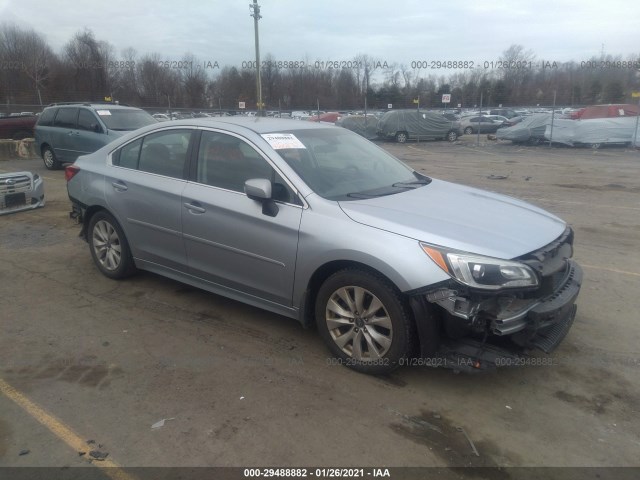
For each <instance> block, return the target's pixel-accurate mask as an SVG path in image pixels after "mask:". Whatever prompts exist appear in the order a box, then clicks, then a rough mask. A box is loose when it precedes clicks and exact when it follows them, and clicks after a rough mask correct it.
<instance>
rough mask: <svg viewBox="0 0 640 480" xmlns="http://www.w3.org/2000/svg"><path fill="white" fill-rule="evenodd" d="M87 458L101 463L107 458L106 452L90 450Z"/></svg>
mask: <svg viewBox="0 0 640 480" xmlns="http://www.w3.org/2000/svg"><path fill="white" fill-rule="evenodd" d="M89 456H90V457H91V458H93V459H94V460H99V461H102V460H104V459H105V458H107V457H108V456H109V453H108V452H101V451H100V450H91V451H90V452H89Z"/></svg>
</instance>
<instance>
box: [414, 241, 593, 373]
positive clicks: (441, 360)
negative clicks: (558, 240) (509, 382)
mask: <svg viewBox="0 0 640 480" xmlns="http://www.w3.org/2000/svg"><path fill="white" fill-rule="evenodd" d="M569 241H570V240H569ZM563 250H564V252H565V253H567V250H569V249H567V248H566V247H565V246H564V245H556V246H555V250H554V251H555V253H556V255H553V257H554V258H553V259H549V258H546V259H544V262H540V265H539V269H538V270H539V271H540V272H541V274H544V276H542V279H543V284H542V285H541V287H540V288H539V289H536V290H534V291H511V292H496V293H486V292H478V291H472V290H470V289H466V288H464V287H462V286H460V285H456V284H455V282H451V283H450V284H449V285H446V286H441V287H440V288H437V289H435V290H430V291H427V292H426V293H421V294H419V295H414V296H412V297H411V298H410V305H411V306H412V309H413V311H414V315H415V318H416V319H417V322H416V323H417V327H418V333H419V335H420V344H421V352H420V355H421V357H423V358H425V357H431V358H434V356H435V357H437V358H438V361H437V362H436V363H437V364H438V365H440V366H445V367H449V368H454V369H456V370H461V371H462V370H465V371H478V370H487V369H492V368H495V367H496V366H501V365H516V364H519V362H517V361H516V359H521V358H522V356H523V355H525V354H526V353H527V351H528V350H532V349H538V350H542V351H543V352H545V353H551V352H552V351H553V350H554V349H555V348H556V347H557V346H558V345H559V344H560V343H561V342H562V340H563V339H564V338H565V336H566V335H567V333H568V332H569V329H570V328H571V326H572V324H573V321H574V318H575V315H576V309H577V307H576V305H575V302H576V298H577V297H578V294H579V293H580V287H581V285H582V276H583V274H582V268H580V266H579V265H578V264H577V263H576V262H574V261H573V260H570V259H567V258H566V257H565V258H563V259H562V261H559V260H558V258H559V256H558V255H557V253H558V252H562V251H563ZM550 264H551V265H552V268H549V265H550ZM426 317H430V318H436V319H437V324H438V335H439V338H440V342H439V344H438V346H437V349H436V351H435V353H434V350H433V342H429V341H424V339H425V338H426V337H427V336H433V334H434V331H433V326H432V325H429V324H430V323H433V322H421V321H420V318H426ZM429 349H431V350H430V351H429ZM520 363H521V362H520Z"/></svg>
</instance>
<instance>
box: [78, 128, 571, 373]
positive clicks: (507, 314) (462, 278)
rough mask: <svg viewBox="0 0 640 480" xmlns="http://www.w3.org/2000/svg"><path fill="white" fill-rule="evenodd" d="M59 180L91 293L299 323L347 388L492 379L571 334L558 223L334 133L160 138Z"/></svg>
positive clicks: (114, 146) (178, 132)
mask: <svg viewBox="0 0 640 480" xmlns="http://www.w3.org/2000/svg"><path fill="white" fill-rule="evenodd" d="M66 178H67V180H68V184H67V188H68V193H69V197H70V199H71V202H72V204H73V209H72V212H71V215H72V217H74V218H76V219H77V220H79V221H80V222H82V236H83V237H84V238H85V239H86V240H87V241H88V243H89V250H90V252H91V255H92V257H93V260H94V262H95V264H96V266H97V268H98V269H99V270H100V271H101V272H102V273H103V274H104V275H106V276H108V277H110V278H114V279H120V278H124V277H126V276H128V275H131V274H132V273H133V272H134V271H135V270H136V269H144V270H149V271H152V272H156V273H159V274H161V275H165V276H167V277H170V278H173V279H176V280H179V281H181V282H185V283H188V284H191V285H194V286H196V287H199V288H202V289H205V290H208V291H211V292H214V293H217V294H220V295H224V296H227V297H229V298H233V299H235V300H239V301H242V302H246V303H248V304H251V305H255V306H258V307H261V308H264V309H266V310H270V311H272V312H276V313H279V314H282V315H284V316H287V317H291V318H295V319H297V320H298V321H299V322H301V323H302V324H303V325H311V324H312V323H314V322H315V323H316V324H317V327H318V330H319V332H320V335H321V336H322V337H323V338H324V340H325V341H326V343H327V345H328V347H329V349H330V350H331V352H332V354H333V355H334V356H335V360H336V363H341V364H344V365H347V366H349V367H352V368H354V369H356V370H358V371H362V372H367V373H385V372H388V371H390V370H392V369H393V368H396V367H397V366H399V365H404V364H412V363H415V362H418V363H420V364H428V365H433V366H447V367H451V368H455V369H457V370H481V369H487V368H492V367H494V366H495V365H497V364H498V365H500V364H504V362H503V363H501V361H502V360H501V359H504V358H505V357H507V358H512V356H514V355H519V354H520V353H521V352H522V351H523V349H530V348H539V349H542V350H544V351H545V352H550V351H551V350H553V349H554V348H555V347H556V346H557V345H558V344H559V343H560V342H561V340H562V339H563V338H564V337H565V335H566V334H567V332H568V330H569V328H570V327H571V324H572V322H573V319H574V316H575V312H576V307H575V305H574V303H575V300H576V297H577V296H578V292H579V290H580V284H581V278H582V271H581V269H580V267H579V266H578V265H577V264H576V263H575V262H574V261H572V260H571V259H570V258H571V256H572V252H573V248H572V243H573V232H572V231H571V229H570V228H569V227H568V226H567V225H566V223H565V222H563V221H562V220H560V219H559V218H557V217H555V216H553V215H551V214H550V213H547V212H545V211H544V210H541V209H539V208H537V207H535V206H533V205H529V204H527V203H525V202H522V201H519V200H516V199H513V198H509V197H505V196H502V195H498V194H495V193H489V192H485V191H482V190H477V189H473V188H469V187H464V186H460V185H456V184H452V183H447V182H444V181H440V180H436V179H432V178H429V177H426V176H424V175H422V174H420V173H418V172H416V171H414V170H412V169H411V168H409V167H407V166H406V165H405V164H403V163H402V162H400V161H399V160H397V159H396V158H395V157H393V156H391V155H390V154H388V153H387V152H386V151H384V150H382V149H380V148H379V147H377V146H376V145H374V144H373V143H371V142H369V141H368V140H365V139H364V138H362V137H360V136H359V135H357V134H355V133H353V132H350V131H348V130H346V129H343V128H339V127H333V126H328V125H322V124H317V123H313V122H299V121H293V120H277V119H268V118H256V119H248V118H245V119H213V118H210V119H191V120H181V121H172V122H163V123H161V124H157V125H153V126H150V127H146V128H143V129H141V130H138V131H136V132H134V133H130V134H127V135H125V136H123V137H122V138H119V139H117V140H116V141H114V142H113V143H111V144H109V145H107V146H106V147H104V148H102V149H100V150H98V151H97V152H95V153H93V154H91V155H87V156H83V157H80V158H79V159H78V160H77V161H76V163H75V164H74V165H71V166H68V167H67V171H66Z"/></svg>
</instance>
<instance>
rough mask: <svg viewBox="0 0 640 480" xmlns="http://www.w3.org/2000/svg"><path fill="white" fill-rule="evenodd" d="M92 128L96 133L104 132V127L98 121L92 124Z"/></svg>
mask: <svg viewBox="0 0 640 480" xmlns="http://www.w3.org/2000/svg"><path fill="white" fill-rule="evenodd" d="M91 129H92V130H93V131H94V132H96V133H102V128H101V127H100V125H98V124H97V123H94V124H92V125H91Z"/></svg>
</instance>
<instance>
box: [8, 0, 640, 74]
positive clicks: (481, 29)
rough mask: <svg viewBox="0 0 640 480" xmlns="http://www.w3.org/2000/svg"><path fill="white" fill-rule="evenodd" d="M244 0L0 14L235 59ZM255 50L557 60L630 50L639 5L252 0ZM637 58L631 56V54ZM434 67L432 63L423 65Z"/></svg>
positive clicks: (249, 50) (36, 3) (35, 0)
mask: <svg viewBox="0 0 640 480" xmlns="http://www.w3.org/2000/svg"><path fill="white" fill-rule="evenodd" d="M249 3H251V1H250V0H192V1H189V2H186V1H185V2H176V1H175V0H174V1H166V0H153V1H151V0H127V1H125V0H107V1H102V2H93V1H79V0H56V1H50V0H46V1H45V0H0V22H13V23H17V24H18V25H23V26H30V27H33V28H34V29H35V30H36V31H38V32H40V33H41V34H42V35H44V37H45V38H46V40H47V41H48V43H49V44H50V45H51V47H53V49H54V50H55V51H56V52H59V51H60V50H61V49H62V47H63V45H64V44H65V43H66V42H68V41H69V39H71V37H72V36H73V34H74V33H75V32H76V31H78V30H80V29H83V28H85V27H87V28H89V29H91V30H92V31H93V32H94V33H95V35H96V38H97V39H98V40H105V41H107V42H109V43H111V44H112V45H113V46H114V47H115V49H116V52H117V53H118V54H120V53H121V51H122V50H123V49H125V48H127V47H133V48H134V49H136V51H137V52H138V54H145V53H153V52H157V53H159V54H161V55H162V58H163V59H165V60H179V59H181V58H182V56H183V54H184V53H185V52H192V53H193V54H194V55H195V56H196V57H197V58H198V59H199V60H201V61H211V62H213V61H217V62H219V64H220V65H221V66H222V65H225V64H227V65H236V66H241V63H242V62H243V61H248V60H252V59H255V50H254V35H253V19H252V18H251V17H250V16H249V15H250V10H249ZM259 3H260V5H261V8H262V16H263V18H262V20H261V21H260V45H261V51H262V53H263V57H264V55H265V54H267V53H271V54H273V55H274V56H275V58H276V59H277V60H288V61H296V60H310V61H312V62H314V61H315V60H321V61H327V60H331V61H333V60H348V59H350V58H353V57H354V56H355V55H357V54H360V53H364V54H367V55H370V56H373V57H376V58H378V59H380V60H382V61H387V62H389V63H393V62H397V63H400V64H406V65H409V64H410V63H411V62H412V61H414V60H471V61H475V62H476V63H478V62H484V61H493V60H496V59H498V58H499V57H500V55H501V53H502V52H503V51H504V50H505V49H507V48H508V47H509V46H510V45H511V44H514V43H517V44H521V45H524V46H525V47H526V48H528V49H531V50H533V52H534V53H535V54H536V56H537V58H538V59H539V60H540V59H542V60H545V61H557V62H564V61H568V60H585V59H588V58H590V57H591V56H593V55H600V52H601V50H602V48H603V44H604V51H605V53H607V54H614V55H622V56H623V58H624V59H627V57H629V56H630V55H631V54H635V55H636V56H638V55H640V22H639V19H640V14H639V13H638V6H637V5H634V2H632V1H629V0H607V1H602V0H596V1H592V0H552V1H544V0H536V1H529V0H526V1H520V0H510V1H502V0H491V1H490V2H489V1H485V0H482V1H481V0H473V1H469V0H462V1H455V0H454V1H451V0H449V1H438V0H429V1H424V0H415V1H412V0H409V1H401V0H380V1H373V0H368V1H365V0H316V1H312V0H260V2H259ZM636 58H637V57H636ZM430 73H435V74H437V73H438V72H433V71H432V72H430Z"/></svg>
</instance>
